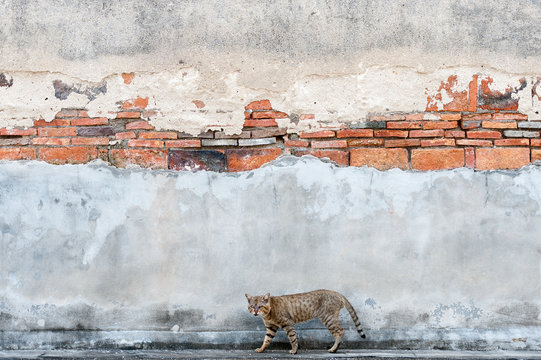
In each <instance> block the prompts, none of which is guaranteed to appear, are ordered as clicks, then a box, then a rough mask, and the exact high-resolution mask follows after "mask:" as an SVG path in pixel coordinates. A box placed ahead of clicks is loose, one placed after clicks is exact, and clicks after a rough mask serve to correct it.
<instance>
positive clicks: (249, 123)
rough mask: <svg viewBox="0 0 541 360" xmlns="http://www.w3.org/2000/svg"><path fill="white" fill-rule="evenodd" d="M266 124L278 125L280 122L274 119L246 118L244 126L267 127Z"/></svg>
mask: <svg viewBox="0 0 541 360" xmlns="http://www.w3.org/2000/svg"><path fill="white" fill-rule="evenodd" d="M266 126H278V123H277V122H276V120H274V119H257V120H244V127H266Z"/></svg>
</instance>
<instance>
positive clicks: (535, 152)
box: [0, 149, 541, 162]
mask: <svg viewBox="0 0 541 360" xmlns="http://www.w3.org/2000/svg"><path fill="white" fill-rule="evenodd" d="M0 151H1V150H0ZM531 155H532V158H531V161H532V162H534V161H536V160H541V150H539V149H532V154H531ZM0 157H1V156H0Z"/></svg>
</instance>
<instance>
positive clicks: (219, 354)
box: [0, 350, 541, 360]
mask: <svg viewBox="0 0 541 360" xmlns="http://www.w3.org/2000/svg"><path fill="white" fill-rule="evenodd" d="M0 359H13V360H16V359H17V360H20V359H25V360H26V359H48V360H50V359H55V360H60V359H66V360H75V359H80V360H90V359H97V360H105V359H113V360H120V359H171V360H174V359H365V360H369V359H370V360H371V359H374V360H375V359H384V360H393V359H397V360H402V359H425V360H428V359H434V360H447V359H449V360H473V359H497V360H504V359H505V360H507V359H509V360H511V359H513V360H519V359H525V360H531V359H540V360H541V352H539V351H447V350H343V351H339V352H338V353H336V354H329V353H328V352H326V351H321V350H320V351H316V350H306V351H301V350H299V352H298V353H297V354H296V355H291V354H289V352H288V351H287V350H272V351H265V352H264V353H262V354H258V353H256V352H255V351H249V350H179V351H164V350H110V351H106V350H43V351H40V350H9V351H0Z"/></svg>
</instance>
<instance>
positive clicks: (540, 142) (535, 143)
mask: <svg viewBox="0 0 541 360" xmlns="http://www.w3.org/2000/svg"><path fill="white" fill-rule="evenodd" d="M530 145H531V146H541V139H530Z"/></svg>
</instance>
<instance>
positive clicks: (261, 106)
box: [244, 99, 272, 110]
mask: <svg viewBox="0 0 541 360" xmlns="http://www.w3.org/2000/svg"><path fill="white" fill-rule="evenodd" d="M244 109H246V110H272V106H271V103H270V101H269V100H266V99H265V100H257V101H252V102H251V103H249V104H248V105H246V106H245V107H244Z"/></svg>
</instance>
